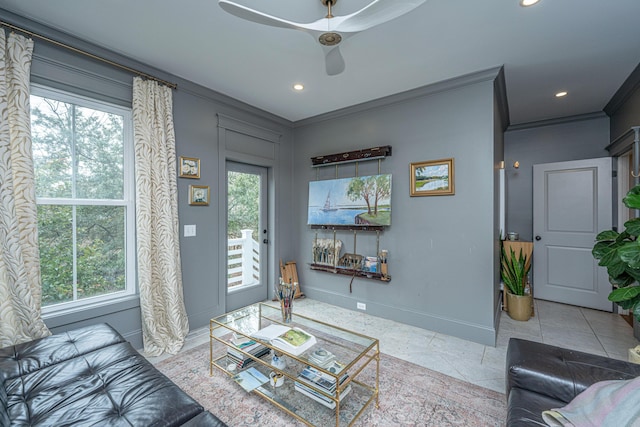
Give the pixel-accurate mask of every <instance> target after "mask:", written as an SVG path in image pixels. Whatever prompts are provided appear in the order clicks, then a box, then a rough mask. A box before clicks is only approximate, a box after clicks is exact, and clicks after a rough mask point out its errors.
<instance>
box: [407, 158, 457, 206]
mask: <svg viewBox="0 0 640 427" xmlns="http://www.w3.org/2000/svg"><path fill="white" fill-rule="evenodd" d="M409 172H410V174H411V188H410V192H411V197H420V196H451V195H453V194H455V182H454V181H455V179H454V178H455V170H454V161H453V158H450V159H440V160H429V161H426V162H414V163H411V165H410V167H409Z"/></svg>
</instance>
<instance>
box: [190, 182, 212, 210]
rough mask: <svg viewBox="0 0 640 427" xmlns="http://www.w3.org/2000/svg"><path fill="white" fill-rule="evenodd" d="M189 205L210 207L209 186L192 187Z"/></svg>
mask: <svg viewBox="0 0 640 427" xmlns="http://www.w3.org/2000/svg"><path fill="white" fill-rule="evenodd" d="M189 204H190V205H194V206H209V186H208V185H190V186H189Z"/></svg>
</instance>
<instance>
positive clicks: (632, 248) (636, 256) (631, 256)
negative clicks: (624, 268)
mask: <svg viewBox="0 0 640 427" xmlns="http://www.w3.org/2000/svg"><path fill="white" fill-rule="evenodd" d="M618 254H619V255H620V259H621V260H622V261H624V262H625V263H626V264H627V265H628V266H629V267H631V268H640V244H639V243H638V242H629V243H625V244H624V245H622V246H620V247H619V248H618Z"/></svg>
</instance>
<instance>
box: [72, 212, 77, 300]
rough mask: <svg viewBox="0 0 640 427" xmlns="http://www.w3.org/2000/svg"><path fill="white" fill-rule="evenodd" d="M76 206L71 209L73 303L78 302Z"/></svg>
mask: <svg viewBox="0 0 640 427" xmlns="http://www.w3.org/2000/svg"><path fill="white" fill-rule="evenodd" d="M76 209H77V208H76V206H75V205H74V206H73V207H72V208H71V212H72V214H71V224H72V225H71V226H72V241H73V301H77V300H78V221H77V220H78V218H77V210H76Z"/></svg>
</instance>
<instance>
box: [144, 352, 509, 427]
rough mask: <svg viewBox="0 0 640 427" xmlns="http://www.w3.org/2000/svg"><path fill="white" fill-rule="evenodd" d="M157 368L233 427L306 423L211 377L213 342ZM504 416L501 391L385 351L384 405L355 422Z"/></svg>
mask: <svg viewBox="0 0 640 427" xmlns="http://www.w3.org/2000/svg"><path fill="white" fill-rule="evenodd" d="M156 367H157V368H158V369H159V370H160V371H162V372H163V373H164V374H165V375H167V376H168V377H169V378H170V379H171V380H172V381H173V382H175V383H176V384H177V385H178V386H179V387H180V388H182V389H183V390H184V391H185V392H187V393H188V394H189V395H190V396H192V397H193V398H194V399H196V400H197V401H198V402H199V403H200V404H201V405H202V406H204V407H205V408H206V409H207V410H209V411H210V412H212V413H213V414H215V415H216V416H217V417H218V418H220V419H221V420H222V421H224V422H225V423H227V424H228V425H229V426H230V427H242V426H269V427H270V426H281V427H298V426H304V424H303V423H301V422H300V421H298V420H296V419H295V418H293V417H292V416H290V415H288V414H287V413H286V412H284V411H282V410H280V409H278V408H276V407H275V406H273V405H272V404H271V403H270V402H267V401H266V400H264V399H262V398H261V397H259V396H257V395H255V394H252V393H247V392H245V391H244V390H243V389H242V387H240V385H238V384H236V383H235V382H234V381H233V380H231V378H230V377H228V376H227V375H226V374H224V373H223V372H221V371H219V370H217V369H216V370H214V372H213V376H209V344H202V345H200V346H198V347H195V348H193V349H191V350H187V351H184V352H183V353H181V354H179V355H177V356H173V357H171V358H169V359H166V360H164V361H162V362H159V363H158V364H157V365H156ZM348 398H349V396H347V397H346V398H345V400H346V399H348ZM505 419H506V404H505V397H504V395H503V394H501V393H498V392H495V391H493V390H489V389H486V388H483V387H480V386H477V385H474V384H470V383H467V382H464V381H461V380H458V379H456V378H452V377H449V376H447V375H444V374H441V373H439V372H435V371H432V370H429V369H427V368H423V367H421V366H418V365H415V364H413V363H409V362H406V361H404V360H401V359H398V358H395V357H392V356H388V355H385V354H382V355H381V357H380V407H379V408H376V407H375V404H371V405H370V406H369V407H368V408H367V409H366V410H365V411H364V413H363V414H362V415H361V417H360V418H358V420H357V421H356V422H355V423H354V426H358V427H365V426H366V427H390V426H394V427H395V426H438V427H441V426H467V427H472V426H478V427H480V426H482V427H485V426H502V425H504V420H505Z"/></svg>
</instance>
